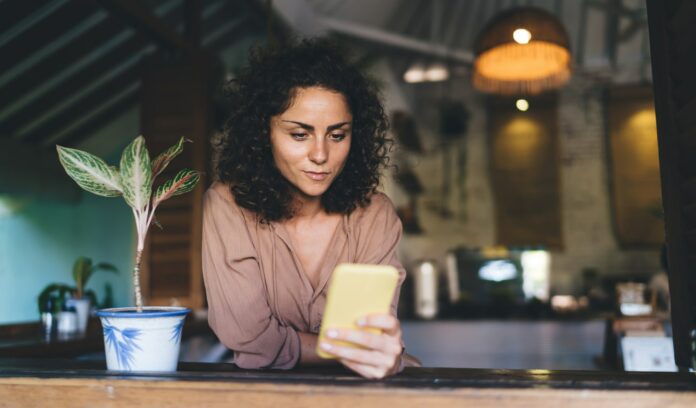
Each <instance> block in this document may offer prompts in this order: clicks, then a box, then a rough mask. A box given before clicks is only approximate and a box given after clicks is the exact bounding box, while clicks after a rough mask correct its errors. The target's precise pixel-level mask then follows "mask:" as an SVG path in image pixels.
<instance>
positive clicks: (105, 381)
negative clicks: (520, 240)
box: [0, 359, 696, 408]
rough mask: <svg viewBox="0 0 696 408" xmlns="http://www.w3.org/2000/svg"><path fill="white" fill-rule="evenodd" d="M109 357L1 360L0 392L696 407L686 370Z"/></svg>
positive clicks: (25, 402) (6, 398)
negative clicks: (163, 369)
mask: <svg viewBox="0 0 696 408" xmlns="http://www.w3.org/2000/svg"><path fill="white" fill-rule="evenodd" d="M104 368H105V365H104V362H103V361H74V360H59V359H50V360H45V359H0V395H3V403H9V405H10V406H14V405H16V406H39V405H41V404H42V403H45V402H46V401H48V400H50V401H51V406H52V407H64V406H65V407H67V406H128V407H145V406H168V407H169V406H171V407H191V406H205V407H218V406H220V407H222V406H232V405H230V404H234V406H283V407H293V406H311V407H313V408H316V407H323V406H330V407H333V408H336V407H342V406H350V407H351V408H352V407H363V406H376V405H380V406H382V405H383V404H393V405H392V406H399V407H402V406H404V407H411V406H413V407H416V406H452V404H458V405H467V404H472V405H471V406H477V407H488V406H491V407H492V406H499V407H504V406H535V407H553V408H557V406H558V404H560V403H563V404H564V405H563V406H564V408H570V407H586V406H588V404H589V405H590V406H593V407H612V408H615V407H616V406H626V403H627V402H628V401H630V405H631V407H648V406H658V405H661V404H667V405H669V406H671V407H693V406H695V404H696V376H694V375H692V374H688V373H625V372H606V371H605V372H597V371H547V370H483V369H446V368H445V369H442V368H408V369H406V370H405V371H404V372H403V373H402V374H400V375H397V376H395V377H391V378H388V379H386V380H384V381H371V380H365V379H363V378H360V377H358V376H356V375H355V374H353V373H351V372H349V371H347V370H344V369H342V368H340V367H308V368H301V369H296V370H289V371H277V370H268V371H259V370H242V369H239V368H237V367H236V366H234V365H233V364H204V363H181V364H180V365H179V371H178V372H175V373H168V374H124V373H114V372H109V371H106V370H105V369H104Z"/></svg>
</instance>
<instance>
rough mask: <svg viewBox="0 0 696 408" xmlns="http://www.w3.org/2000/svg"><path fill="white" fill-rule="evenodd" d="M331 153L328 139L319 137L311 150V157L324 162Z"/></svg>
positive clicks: (320, 162)
mask: <svg viewBox="0 0 696 408" xmlns="http://www.w3.org/2000/svg"><path fill="white" fill-rule="evenodd" d="M328 157H329V154H328V152H327V146H326V141H325V140H323V138H317V139H316V140H315V142H314V143H313V144H312V148H311V151H310V152H309V159H310V160H311V161H313V162H314V163H317V164H323V163H325V162H326V160H327V159H328Z"/></svg>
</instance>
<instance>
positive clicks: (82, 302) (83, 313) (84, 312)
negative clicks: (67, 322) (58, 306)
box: [66, 298, 92, 333]
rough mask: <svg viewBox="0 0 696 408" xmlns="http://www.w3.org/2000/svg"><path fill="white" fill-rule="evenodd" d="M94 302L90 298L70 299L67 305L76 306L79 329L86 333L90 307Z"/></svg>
mask: <svg viewBox="0 0 696 408" xmlns="http://www.w3.org/2000/svg"><path fill="white" fill-rule="evenodd" d="M91 304H92V302H91V301H90V300H89V299H86V298H83V299H68V300H67V301H66V305H67V306H68V307H70V306H72V307H74V308H75V313H77V331H78V332H79V333H84V332H85V331H87V322H88V321H89V308H90V306H91Z"/></svg>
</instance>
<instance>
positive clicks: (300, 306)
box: [203, 183, 406, 368]
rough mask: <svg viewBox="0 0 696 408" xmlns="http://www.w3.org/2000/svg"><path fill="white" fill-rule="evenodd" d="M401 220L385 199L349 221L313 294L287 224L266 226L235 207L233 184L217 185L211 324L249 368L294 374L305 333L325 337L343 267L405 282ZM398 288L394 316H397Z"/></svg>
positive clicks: (206, 267) (210, 202)
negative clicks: (390, 272) (383, 270)
mask: <svg viewBox="0 0 696 408" xmlns="http://www.w3.org/2000/svg"><path fill="white" fill-rule="evenodd" d="M400 239H401V221H400V220H399V218H398V217H397V215H396V212H395V211H394V206H393V205H392V203H391V201H389V198H387V196H385V195H384V194H381V193H378V194H375V195H374V196H373V197H372V200H371V203H370V204H369V205H368V206H367V207H365V208H358V209H356V210H355V211H353V212H352V213H351V214H350V215H345V216H343V219H342V222H341V224H340V225H339V228H336V231H335V232H334V234H333V237H332V238H331V243H330V245H329V250H328V251H327V255H326V259H325V262H324V264H323V267H322V269H321V271H320V279H319V285H318V286H317V288H316V290H315V289H313V288H312V285H311V284H310V281H309V279H308V277H307V275H306V274H305V273H304V271H303V270H302V265H301V264H300V261H299V259H298V257H297V255H296V254H295V250H294V249H293V247H292V243H291V242H290V238H289V235H288V232H287V230H286V229H285V227H284V226H283V223H278V222H276V223H270V224H263V223H260V222H259V221H258V220H257V217H256V215H255V213H254V212H252V211H249V210H247V209H245V208H242V207H240V206H238V205H237V204H236V202H235V201H234V198H233V197H232V194H231V192H230V190H229V187H228V185H226V184H222V183H214V184H213V185H212V186H211V187H210V189H209V190H208V191H207V192H206V194H205V200H204V206H203V278H204V281H205V288H206V292H207V297H208V322H209V324H210V327H211V328H212V329H213V331H214V332H215V334H216V335H217V336H218V338H219V339H220V341H221V342H222V343H223V344H224V345H225V346H227V347H228V348H230V349H231V350H233V351H234V362H235V364H237V365H238V366H239V367H242V368H264V367H271V368H292V367H294V366H295V365H296V364H297V362H298V361H299V359H300V339H299V336H298V334H297V333H298V332H306V333H318V332H319V327H320V325H321V319H322V315H323V313H324V306H325V303H326V293H327V289H328V288H327V286H328V285H327V284H328V281H329V278H330V277H331V273H332V271H333V269H334V267H335V266H336V265H337V264H339V263H342V262H350V263H368V264H387V265H393V266H394V267H396V268H397V269H398V271H399V274H400V280H399V287H400V286H401V283H403V280H404V278H405V276H406V273H405V271H404V268H403V267H402V265H401V263H400V262H399V260H398V259H397V257H396V248H397V245H398V243H399V240H400ZM398 299H399V289H397V291H396V294H395V296H394V300H393V301H392V306H391V310H392V313H393V314H394V315H396V305H397V302H398Z"/></svg>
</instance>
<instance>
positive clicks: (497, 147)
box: [488, 96, 563, 248]
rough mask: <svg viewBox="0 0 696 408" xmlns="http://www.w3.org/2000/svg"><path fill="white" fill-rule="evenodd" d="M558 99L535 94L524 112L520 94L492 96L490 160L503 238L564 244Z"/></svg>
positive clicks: (502, 242)
mask: <svg viewBox="0 0 696 408" xmlns="http://www.w3.org/2000/svg"><path fill="white" fill-rule="evenodd" d="M556 107H557V103H556V97H555V96H546V97H543V98H538V99H535V100H530V109H529V110H528V111H527V112H520V111H518V110H517V109H516V108H515V104H514V100H508V99H501V100H490V101H489V109H488V129H489V143H490V144H489V162H490V165H491V178H492V185H493V194H494V200H495V218H496V236H497V243H498V244H500V245H509V246H528V245H543V246H546V247H550V248H561V247H562V246H563V237H562V228H561V208H560V170H559V155H558V134H557V133H558V132H557V108H556Z"/></svg>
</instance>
